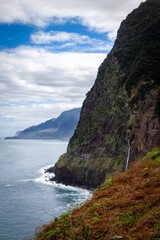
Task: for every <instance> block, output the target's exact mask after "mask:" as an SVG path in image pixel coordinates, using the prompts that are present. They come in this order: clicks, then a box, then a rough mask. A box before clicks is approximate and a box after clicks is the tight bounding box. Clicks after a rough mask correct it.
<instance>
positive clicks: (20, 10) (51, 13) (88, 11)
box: [0, 0, 142, 38]
mask: <svg viewBox="0 0 160 240" xmlns="http://www.w3.org/2000/svg"><path fill="white" fill-rule="evenodd" d="M141 2H142V1H141V0H130V1H129V0H114V1H111V0H81V1H79V0H69V1H67V4H66V1H65V0H54V1H53V0H38V1H35V0H34V1H33V0H14V1H13V0H5V1H0V23H15V22H19V23H23V24H33V25H36V26H39V27H45V26H47V25H48V24H51V23H52V24H62V23H64V22H66V21H69V20H72V22H73V23H74V21H78V22H79V23H80V24H82V25H84V26H87V27H88V28H90V29H92V30H95V31H98V32H108V33H109V35H108V36H109V37H110V38H113V37H115V34H116V30H117V29H118V27H119V24H120V22H121V21H122V20H123V19H124V18H125V17H126V15H127V14H128V13H129V12H130V11H131V10H133V9H134V8H136V7H138V5H139V4H140V3H141ZM73 19H74V21H73Z"/></svg>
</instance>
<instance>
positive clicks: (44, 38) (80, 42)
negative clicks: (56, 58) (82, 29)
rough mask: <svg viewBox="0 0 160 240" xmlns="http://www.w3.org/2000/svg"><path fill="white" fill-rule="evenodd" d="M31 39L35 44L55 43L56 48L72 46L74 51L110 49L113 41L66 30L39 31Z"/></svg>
mask: <svg viewBox="0 0 160 240" xmlns="http://www.w3.org/2000/svg"><path fill="white" fill-rule="evenodd" d="M31 41H32V43H35V44H51V43H52V44H54V43H55V42H56V45H54V46H52V48H54V49H66V48H71V47H72V51H74V50H75V51H81V52H82V51H83V52H85V51H92V52H93V51H109V50H111V48H112V45H113V44H112V43H107V44H106V42H104V41H102V40H100V39H96V38H91V37H89V36H87V35H80V34H78V33H69V32H64V31H61V32H60V31H59V32H58V31H49V32H44V31H39V32H36V33H34V34H31Z"/></svg>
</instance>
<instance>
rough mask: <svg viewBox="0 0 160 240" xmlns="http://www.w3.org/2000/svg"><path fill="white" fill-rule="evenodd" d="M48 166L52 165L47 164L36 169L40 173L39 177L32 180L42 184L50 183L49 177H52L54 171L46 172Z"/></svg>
mask: <svg viewBox="0 0 160 240" xmlns="http://www.w3.org/2000/svg"><path fill="white" fill-rule="evenodd" d="M50 167H52V166H51V165H49V166H46V167H42V168H40V169H39V170H38V173H39V174H41V176H40V177H39V178H35V179H34V181H35V182H40V183H43V184H48V185H52V182H51V181H50V179H51V178H53V177H54V176H55V175H54V173H50V172H46V170H47V169H48V168H50Z"/></svg>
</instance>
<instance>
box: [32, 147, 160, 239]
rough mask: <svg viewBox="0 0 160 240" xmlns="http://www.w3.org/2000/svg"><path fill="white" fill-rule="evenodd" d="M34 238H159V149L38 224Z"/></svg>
mask: <svg viewBox="0 0 160 240" xmlns="http://www.w3.org/2000/svg"><path fill="white" fill-rule="evenodd" d="M33 239H34V240H44V239H45V240H52V239H55V240H80V239H81V240H82V239H83V240H87V239H88V240H92V239H98V240H105V239H106V240H109V239H113V240H114V239H115V240H116V239H124V240H160V148H157V149H154V150H153V151H152V152H150V153H148V154H147V155H146V157H144V158H143V159H142V161H140V162H138V163H135V164H134V165H133V166H132V168H130V169H129V170H128V171H126V172H123V173H120V174H118V175H116V176H115V177H114V178H113V179H112V180H111V179H109V180H108V181H106V182H105V183H104V184H103V185H102V186H100V187H99V189H97V191H95V192H94V193H93V197H92V198H91V199H90V200H88V201H87V202H85V203H84V204H83V205H82V206H80V207H77V208H75V209H73V210H72V211H71V212H69V213H66V214H64V215H62V216H61V217H59V218H56V219H55V220H54V221H53V222H51V223H49V224H47V225H43V226H41V227H39V228H38V229H37V231H36V233H35V236H34V237H33Z"/></svg>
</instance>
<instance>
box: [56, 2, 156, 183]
mask: <svg viewBox="0 0 160 240" xmlns="http://www.w3.org/2000/svg"><path fill="white" fill-rule="evenodd" d="M159 26H160V1H159V0H147V1H146V2H144V3H141V4H140V6H139V8H137V9H135V10H134V11H133V12H132V13H131V14H129V15H128V16H127V18H126V20H124V21H123V22H122V24H121V26H120V29H119V31H118V36H117V39H116V41H115V44H114V47H113V49H112V50H111V52H110V53H109V54H108V56H107V58H106V59H105V60H104V62H103V63H102V64H101V66H100V67H99V70H98V74H97V78H96V81H95V84H94V86H93V87H92V89H91V90H90V92H89V93H88V94H87V97H86V99H85V101H84V104H83V107H82V111H81V114H80V121H79V123H78V126H77V129H76V131H75V133H74V135H73V137H72V138H71V140H70V142H69V145H68V149H67V153H66V154H64V155H62V156H61V157H60V159H59V161H58V162H57V163H56V165H55V167H54V173H55V179H56V180H57V181H60V182H63V183H68V184H74V185H79V186H87V187H96V186H97V185H99V184H101V183H102V182H103V181H104V180H105V178H109V177H110V176H112V175H113V174H114V173H115V172H116V171H120V170H123V169H124V167H125V162H126V158H127V154H128V150H129V148H130V146H131V156H130V162H132V161H136V160H138V159H140V158H141V157H142V156H144V155H145V153H147V152H148V151H151V149H152V148H153V147H154V146H158V145H160V79H159V78H160V44H159V43H160V29H159Z"/></svg>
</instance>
